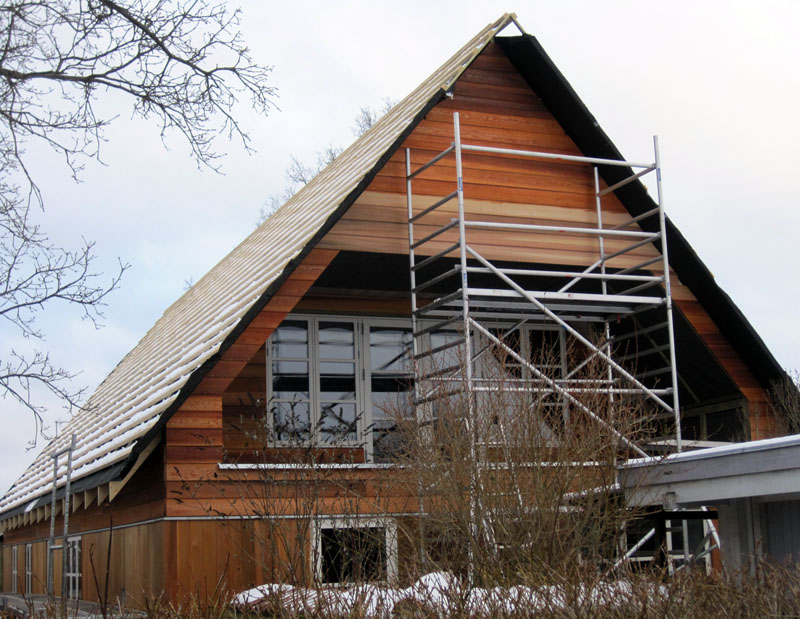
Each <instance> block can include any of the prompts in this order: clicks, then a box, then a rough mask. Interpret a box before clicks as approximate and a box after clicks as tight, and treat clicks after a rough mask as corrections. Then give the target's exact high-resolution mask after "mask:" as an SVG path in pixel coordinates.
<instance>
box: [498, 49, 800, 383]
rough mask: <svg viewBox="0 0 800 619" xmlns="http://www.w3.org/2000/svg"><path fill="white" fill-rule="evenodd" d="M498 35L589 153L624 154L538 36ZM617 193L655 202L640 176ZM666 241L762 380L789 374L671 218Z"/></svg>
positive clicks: (675, 262)
mask: <svg viewBox="0 0 800 619" xmlns="http://www.w3.org/2000/svg"><path fill="white" fill-rule="evenodd" d="M495 40H496V41H497V43H498V45H499V46H500V48H501V49H502V50H503V52H505V54H506V56H508V59H509V60H510V61H511V63H512V64H513V65H514V67H515V68H516V69H517V71H519V73H520V75H522V77H523V78H524V79H525V81H526V82H527V83H528V85H529V86H530V87H531V89H532V90H533V91H534V92H535V93H536V95H537V96H538V97H540V98H541V100H542V102H543V103H544V105H545V106H546V107H547V109H548V110H549V111H550V113H551V114H553V116H554V117H555V118H556V120H557V121H558V122H559V124H560V125H561V126H562V128H563V129H564V131H566V133H567V135H568V136H569V137H570V138H571V139H572V141H573V142H575V145H576V146H577V147H578V148H579V149H580V150H581V152H582V153H584V155H586V156H588V157H601V158H606V159H624V157H623V156H622V154H621V153H620V152H619V150H618V149H617V147H616V146H614V144H613V142H612V141H611V139H610V138H609V137H608V136H607V135H606V133H605V131H603V129H602V128H601V127H600V125H599V124H598V122H597V120H596V119H595V118H594V116H593V115H592V114H591V112H590V111H589V109H588V108H587V107H586V105H585V104H584V103H583V101H581V99H580V97H579V96H578V94H577V93H576V92H575V90H574V89H573V88H572V86H571V85H570V84H569V82H568V81H567V80H566V78H565V77H564V75H563V74H562V73H561V71H559V70H558V67H556V66H555V64H553V61H552V60H551V59H550V57H549V56H548V55H547V53H546V52H545V51H544V49H543V48H542V46H541V45H540V44H539V42H538V41H537V40H536V37H534V36H531V35H522V36H514V37H496V38H495ZM599 172H600V175H601V176H602V177H603V180H604V181H605V182H606V183H607V184H608V185H613V184H614V183H617V182H618V181H621V180H623V179H624V178H626V177H628V176H630V175H631V174H632V173H633V172H632V170H631V169H630V168H624V167H618V166H600V168H599ZM614 193H615V194H616V195H617V197H618V198H619V199H620V201H621V202H622V204H624V205H625V207H626V208H627V209H628V211H629V212H630V213H631V215H633V216H636V215H640V214H642V213H645V212H647V211H649V210H650V209H652V208H654V207H655V206H656V204H655V202H654V201H653V199H652V198H651V197H650V195H649V194H648V193H647V189H646V188H645V186H644V185H643V184H642V183H641V182H640V181H638V180H637V181H634V182H632V183H629V184H628V185H626V186H624V187H622V188H620V189H618V190H616V191H615V192H614ZM640 223H641V226H642V228H644V229H645V230H650V231H653V230H656V229H657V227H658V220H657V218H656V216H653V217H650V218H648V219H645V220H643V221H642V222H640ZM667 241H668V245H669V258H670V260H669V262H670V266H671V267H672V268H673V269H674V270H675V272H676V273H677V275H678V277H679V278H680V280H681V282H683V283H684V284H685V285H686V286H687V287H688V288H689V290H690V291H691V292H692V294H693V295H694V296H695V298H697V300H698V301H699V302H700V304H701V305H702V306H703V308H704V309H705V310H706V312H708V314H709V316H710V317H711V319H712V320H713V321H714V323H715V324H716V325H717V327H718V328H719V330H720V331H721V332H722V334H723V335H724V336H725V338H726V339H727V340H728V342H729V343H730V344H731V346H732V347H733V348H734V350H735V351H736V352H737V353H738V354H739V356H740V357H741V358H742V359H743V360H744V361H745V363H746V364H747V366H748V367H749V369H750V371H751V372H752V373H753V375H754V376H755V377H756V379H757V380H758V381H759V383H760V384H761V385H762V386H763V387H764V388H765V389H768V388H769V387H770V386H771V385H772V383H773V381H777V380H783V379H785V378H786V377H787V374H786V372H785V371H784V369H783V368H782V367H781V366H780V364H779V363H778V362H777V360H776V359H775V357H774V356H773V355H772V353H771V352H770V350H769V349H768V348H767V346H766V344H764V341H763V340H762V339H761V336H759V335H758V333H757V332H756V330H755V329H754V328H753V326H752V325H751V324H750V322H749V321H748V320H747V318H746V317H745V316H744V314H743V313H742V312H741V310H740V309H739V308H738V307H737V306H736V304H735V303H734V302H733V300H732V299H731V298H730V297H729V296H728V294H727V293H726V292H725V291H724V290H722V288H720V287H719V285H718V284H717V282H716V281H715V280H714V276H713V275H712V274H711V271H709V270H708V268H707V267H706V265H705V264H703V262H702V260H700V257H699V256H698V255H697V253H696V252H695V251H694V249H692V247H691V245H689V242H688V241H687V240H686V238H685V237H684V236H683V235H682V234H681V233H680V231H679V230H678V229H677V228H676V227H675V225H674V224H673V223H672V222H671V221H670V220H669V218H668V219H667ZM656 245H657V246H658V245H660V244H658V243H657V244H656Z"/></svg>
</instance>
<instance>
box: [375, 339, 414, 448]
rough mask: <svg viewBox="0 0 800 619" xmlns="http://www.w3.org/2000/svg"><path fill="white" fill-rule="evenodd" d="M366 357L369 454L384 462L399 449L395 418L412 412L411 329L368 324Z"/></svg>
mask: <svg viewBox="0 0 800 619" xmlns="http://www.w3.org/2000/svg"><path fill="white" fill-rule="evenodd" d="M369 358H370V391H371V393H372V402H371V404H372V455H373V459H374V460H375V461H376V462H385V461H387V460H390V459H391V456H392V455H395V454H396V453H397V452H398V450H399V449H401V445H400V439H399V436H398V431H397V422H398V420H400V419H402V418H405V417H408V416H410V415H411V414H413V407H412V406H411V401H410V391H409V389H410V385H411V368H412V365H411V329H406V328H402V327H384V326H371V327H370V329H369Z"/></svg>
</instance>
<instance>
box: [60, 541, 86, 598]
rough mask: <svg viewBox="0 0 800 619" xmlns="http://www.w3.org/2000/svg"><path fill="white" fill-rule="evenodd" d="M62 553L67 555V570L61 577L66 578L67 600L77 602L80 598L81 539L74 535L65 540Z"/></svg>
mask: <svg viewBox="0 0 800 619" xmlns="http://www.w3.org/2000/svg"><path fill="white" fill-rule="evenodd" d="M62 552H66V553H67V563H66V566H67V569H66V572H65V573H64V575H63V577H64V578H66V579H67V580H66V584H67V587H66V591H67V599H68V600H79V599H80V597H81V584H82V582H81V581H82V577H81V537H80V535H76V536H73V537H69V538H67V543H66V544H64V549H63V550H62Z"/></svg>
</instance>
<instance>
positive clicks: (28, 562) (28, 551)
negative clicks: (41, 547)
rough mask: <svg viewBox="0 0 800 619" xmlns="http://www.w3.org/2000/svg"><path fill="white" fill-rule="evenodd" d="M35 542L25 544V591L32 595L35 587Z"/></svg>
mask: <svg viewBox="0 0 800 619" xmlns="http://www.w3.org/2000/svg"><path fill="white" fill-rule="evenodd" d="M32 557H33V544H25V593H26V594H28V595H30V594H31V589H32V588H33V586H32V585H33V565H32V563H33V560H32Z"/></svg>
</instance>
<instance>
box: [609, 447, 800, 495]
mask: <svg viewBox="0 0 800 619" xmlns="http://www.w3.org/2000/svg"><path fill="white" fill-rule="evenodd" d="M618 474H619V483H620V486H621V487H622V489H623V491H624V493H625V500H626V502H627V503H628V505H630V506H637V507H641V506H647V505H670V504H673V503H674V504H677V505H679V506H683V507H685V506H693V505H716V504H724V503H727V502H729V501H731V500H735V499H744V498H749V499H754V500H757V501H778V500H787V499H800V434H795V435H792V436H783V437H780V438H775V439H767V440H763V441H750V442H747V443H737V444H734V445H726V446H724V447H714V448H711V449H701V450H698V451H689V452H683V453H679V454H673V455H671V456H668V457H666V458H641V459H637V460H630V461H628V462H626V463H624V464H622V465H620V467H619V471H618Z"/></svg>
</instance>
